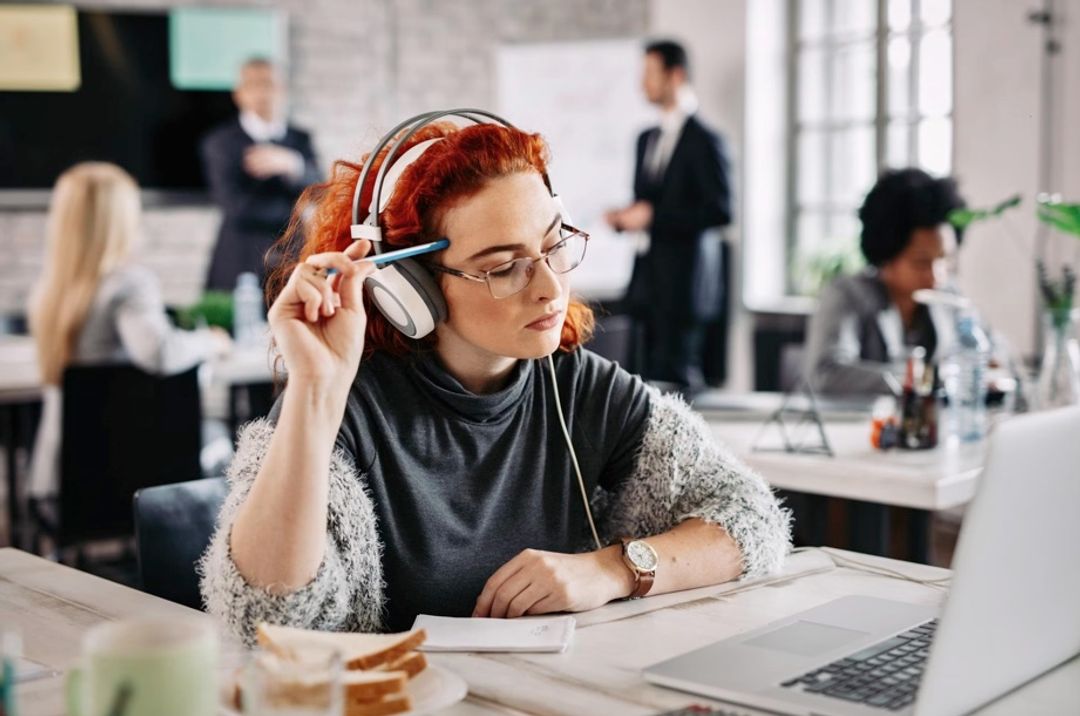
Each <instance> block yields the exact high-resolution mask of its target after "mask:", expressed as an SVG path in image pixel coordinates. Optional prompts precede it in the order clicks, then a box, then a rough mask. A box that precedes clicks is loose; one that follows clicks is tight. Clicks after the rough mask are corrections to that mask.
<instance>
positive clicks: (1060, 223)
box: [1039, 203, 1080, 237]
mask: <svg viewBox="0 0 1080 716" xmlns="http://www.w3.org/2000/svg"><path fill="white" fill-rule="evenodd" d="M1039 220H1040V221H1042V222H1043V223H1044V224H1048V225H1050V226H1053V227H1054V228H1055V229H1058V230H1059V231H1063V232H1065V233H1066V234H1072V235H1074V236H1077V237H1080V204H1070V203H1053V204H1051V203H1045V204H1040V205H1039Z"/></svg>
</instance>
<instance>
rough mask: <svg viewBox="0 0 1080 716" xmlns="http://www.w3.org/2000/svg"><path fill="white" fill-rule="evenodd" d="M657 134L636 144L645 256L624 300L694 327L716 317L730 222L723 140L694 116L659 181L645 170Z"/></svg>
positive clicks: (653, 132) (637, 195)
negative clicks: (648, 216) (645, 209)
mask: <svg viewBox="0 0 1080 716" xmlns="http://www.w3.org/2000/svg"><path fill="white" fill-rule="evenodd" d="M659 132H660V129H659V128H658V127H656V128H653V129H649V130H647V131H645V132H642V133H641V135H640V136H639V137H638V141H637V161H636V163H635V169H634V198H635V199H637V200H644V201H648V202H649V203H650V204H652V207H653V221H652V226H651V227H650V229H649V239H650V243H649V251H648V253H647V254H645V255H644V256H641V257H639V258H638V260H637V262H636V264H635V266H634V276H633V277H632V278H631V284H630V290H629V295H628V299H629V301H630V303H631V305H632V306H634V307H637V308H638V310H645V311H654V312H655V311H659V312H662V313H664V314H666V315H669V316H670V317H671V319H672V320H676V321H680V322H690V323H694V322H699V321H703V320H707V319H709V318H712V317H714V316H715V315H716V314H717V313H718V312H719V310H720V307H721V302H722V297H723V291H724V287H723V286H721V285H720V283H721V279H720V276H721V262H722V257H721V247H720V243H719V242H720V238H721V237H720V235H719V233H720V232H719V231H718V229H719V228H720V227H723V226H727V225H728V224H730V223H731V219H732V209H731V180H730V172H731V167H730V163H729V161H728V157H727V151H726V148H725V146H724V140H723V138H722V137H721V136H720V135H719V134H717V133H716V132H715V131H713V130H712V129H710V128H709V127H707V126H705V125H704V124H702V123H701V121H700V120H699V119H698V118H697V117H696V116H694V115H691V116H690V117H688V118H687V119H686V122H685V123H684V124H683V128H682V131H681V132H680V134H679V139H678V141H677V142H676V144H675V148H674V149H673V150H672V153H671V158H670V159H669V160H668V163H667V167H666V168H665V169H664V173H663V175H662V176H661V177H659V179H657V178H656V177H654V176H652V175H651V174H650V172H649V171H648V170H647V169H646V167H645V153H646V150H647V148H648V147H649V145H650V144H651V143H652V142H653V141H655V139H656V135H658V134H659Z"/></svg>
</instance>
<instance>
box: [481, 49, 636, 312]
mask: <svg viewBox="0 0 1080 716" xmlns="http://www.w3.org/2000/svg"><path fill="white" fill-rule="evenodd" d="M642 60H643V45H642V43H641V41H640V40H636V39H617V40H591V41H588V42H558V43H543V44H524V45H503V46H501V47H500V48H499V50H498V52H497V56H496V98H497V100H496V101H497V105H498V113H499V114H500V115H502V116H503V117H505V118H506V119H507V120H509V121H510V122H512V123H513V124H514V125H515V126H517V127H520V128H521V129H523V130H526V131H530V132H540V133H541V134H542V135H544V138H545V139H547V141H548V144H549V145H550V147H551V157H552V161H551V165H550V167H549V174H550V177H551V182H552V185H553V186H554V187H555V190H556V191H557V192H558V193H559V195H560V196H561V197H562V199H563V203H564V204H565V206H566V207H567V209H568V211H569V213H570V214H571V216H572V218H573V220H574V223H575V224H576V225H577V226H578V227H579V228H581V229H584V230H585V231H587V232H589V233H590V234H591V235H592V240H591V241H590V243H589V253H588V255H587V256H586V261H585V263H584V264H582V266H581V267H580V268H579V269H578V270H577V271H575V272H574V276H573V285H574V289H575V292H579V293H581V294H583V295H585V296H586V297H588V298H595V299H597V300H603V299H612V298H617V297H619V296H621V295H622V292H623V290H624V289H625V286H626V283H627V282H628V281H629V278H630V269H631V267H632V263H633V256H634V246H635V244H636V242H635V240H634V239H633V237H629V236H626V235H616V234H615V233H614V232H612V231H611V230H610V229H608V228H607V227H606V225H605V224H604V221H603V215H604V212H605V211H606V210H608V209H611V208H615V207H620V206H624V205H626V204H628V203H629V202H630V201H631V200H632V198H633V181H634V147H635V142H636V141H637V135H638V134H639V133H640V132H641V131H642V130H643V129H645V128H647V127H650V126H654V125H656V123H657V116H656V112H655V110H653V109H652V108H651V107H650V106H649V104H648V103H647V102H646V101H645V98H644V96H643V95H642V92H641V68H642Z"/></svg>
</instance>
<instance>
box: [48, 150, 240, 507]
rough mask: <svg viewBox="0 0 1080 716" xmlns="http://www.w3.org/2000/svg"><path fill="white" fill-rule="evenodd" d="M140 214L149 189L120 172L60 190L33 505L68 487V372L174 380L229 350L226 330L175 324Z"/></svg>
mask: <svg viewBox="0 0 1080 716" xmlns="http://www.w3.org/2000/svg"><path fill="white" fill-rule="evenodd" d="M140 214H141V209H140V204H139V187H138V186H137V185H136V184H135V181H134V179H132V178H131V176H130V175H128V174H127V172H125V171H124V170H123V169H121V168H120V167H117V166H115V165H113V164H107V163H104V162H84V163H82V164H77V165H75V166H74V167H72V168H71V169H68V170H67V171H66V172H64V173H63V174H62V175H61V176H60V178H59V179H58V180H57V182H56V187H55V188H54V191H53V196H52V202H51V205H50V207H49V219H48V229H47V231H48V238H47V243H46V248H45V268H44V271H43V273H42V276H41V278H40V280H39V281H38V283H37V285H36V286H35V288H34V292H33V294H32V297H31V302H30V331H31V333H32V334H33V336H34V341H35V343H36V344H37V355H38V365H39V366H40V369H41V378H42V382H43V383H44V385H45V396H44V408H43V412H42V418H41V425H40V427H39V428H38V435H37V442H36V444H35V448H34V457H33V462H32V464H31V468H30V472H31V477H30V495H31V497H34V498H37V499H40V498H45V497H51V496H54V495H55V493H56V491H57V487H58V485H59V476H58V459H59V450H60V425H61V414H60V408H61V404H62V401H61V394H60V387H61V384H62V381H63V374H64V369H65V368H67V367H68V366H69V365H73V364H81V365H87V364H92V365H93V364H107V363H131V364H134V365H135V366H137V367H139V368H141V369H142V370H144V371H146V372H148V373H156V374H161V375H169V374H172V373H179V372H182V371H184V370H187V369H188V368H190V367H191V366H193V365H196V364H197V363H199V362H200V361H202V360H204V359H205V358H207V357H208V356H209V355H211V354H212V353H213V352H215V351H217V350H224V349H226V348H227V347H228V341H229V339H228V335H227V334H225V333H224V331H220V330H201V331H194V332H190V331H181V330H177V329H175V328H173V327H172V326H171V325H170V323H169V320H168V318H167V317H166V315H165V306H164V304H163V303H162V299H161V287H160V286H159V284H158V280H157V277H156V276H155V275H154V274H153V273H152V272H151V271H149V270H148V269H146V268H144V267H141V266H139V265H137V264H136V263H134V262H133V260H132V256H133V253H134V250H135V248H136V247H137V245H138V242H139V236H140V227H139V223H140Z"/></svg>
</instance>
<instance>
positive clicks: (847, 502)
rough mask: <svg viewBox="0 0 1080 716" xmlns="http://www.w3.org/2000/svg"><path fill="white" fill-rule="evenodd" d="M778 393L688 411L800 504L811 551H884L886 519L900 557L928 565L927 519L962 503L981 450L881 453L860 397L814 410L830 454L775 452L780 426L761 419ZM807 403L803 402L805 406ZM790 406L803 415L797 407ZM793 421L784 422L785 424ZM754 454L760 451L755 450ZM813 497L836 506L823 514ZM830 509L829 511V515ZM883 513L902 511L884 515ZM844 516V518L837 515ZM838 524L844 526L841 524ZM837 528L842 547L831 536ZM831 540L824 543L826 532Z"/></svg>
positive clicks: (704, 400)
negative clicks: (898, 541) (822, 547)
mask: <svg viewBox="0 0 1080 716" xmlns="http://www.w3.org/2000/svg"><path fill="white" fill-rule="evenodd" d="M783 400H784V396H783V395H781V394H778V393H750V394H744V395H734V396H733V395H728V394H723V393H714V394H705V395H703V396H698V397H695V399H694V402H693V407H694V409H695V410H697V411H698V412H700V413H701V414H702V415H703V416H704V417H705V419H706V420H707V421H708V423H709V425H710V427H711V428H712V432H713V435H714V436H715V437H716V438H717V440H719V441H721V442H723V443H725V444H726V445H728V446H729V447H730V448H731V449H732V450H733V451H734V452H735V454H736V455H738V456H739V457H740V458H741V459H743V460H744V461H745V462H746V463H747V464H748V465H750V466H751V467H752V468H754V469H755V470H757V471H758V472H759V473H761V474H762V475H763V476H764V477H765V479H766V480H768V482H769V484H770V485H772V486H773V487H775V488H779V489H781V490H786V491H789V492H792V493H799V495H810V496H819V497H814V498H809V499H806V498H801V497H799V495H792V496H790V497H791V499H792V504H793V505H797V506H800V507H801V509H800V511H799V515H800V518H801V519H802V520H804V522H803V523H802V524H803V525H805V531H806V532H807V534H805V535H804V536H803V539H804V540H806V541H809V542H810V543H811V544H831V545H833V546H850V547H852V548H854V549H856V550H857V551H860V552H870V553H874V554H880V555H892V556H898V555H896V554H894V553H893V552H892V550H891V549H890V545H891V544H892V542H893V533H892V527H893V524H892V520H891V517H895V518H897V520H898V521H899V522H900V523H901V524H902V525H906V527H902V528H901V531H900V534H901V535H906V538H907V547H906V558H909V559H914V560H916V561H920V562H929V561H930V557H931V542H932V540H931V532H932V515H933V513H941V512H943V511H948V510H954V509H956V508H961V507H962V506H963V505H966V504H967V503H968V502H969V501H970V500H971V498H972V497H973V496H974V494H975V486H976V484H977V481H978V476H979V473H980V472H981V471H982V467H983V462H984V461H985V457H986V443H985V441H984V442H981V443H977V444H968V445H960V444H957V443H953V444H950V445H945V444H942V445H940V446H938V447H937V448H935V449H933V450H898V449H893V450H889V451H881V450H877V449H875V448H874V447H873V446H871V445H870V403H869V402H868V401H866V400H860V399H839V400H837V399H819V400H818V409H819V412H820V415H821V417H822V423H823V427H824V431H825V434H826V437H827V438H828V442H829V445H830V446H831V448H832V450H833V456H831V457H830V456H828V455H822V454H804V453H789V452H784V451H783V449H782V448H783V440H782V434H781V432H780V427H779V426H778V425H776V424H770V425H766V420H767V419H768V418H769V417H770V416H771V415H772V414H773V413H774V412H775V411H776V409H777V408H778V407H780V405H781V403H782V402H783ZM803 402H805V401H803ZM794 406H795V407H806V406H805V405H801V404H800V403H799V401H798V400H797V401H795V403H794ZM792 417H793V416H788V422H789V424H791V423H793V422H794V420H792V419H791V418H792ZM794 432H795V434H796V436H797V438H798V439H800V440H804V441H805V443H806V444H819V443H820V439H819V438H818V436H817V433H816V430H815V429H814V428H813V424H812V423H810V424H804V425H801V426H798V427H797V428H796V430H795V431H794ZM754 446H758V447H759V448H767V450H754V449H753V448H754ZM820 498H839V499H840V500H842V501H843V502H842V503H837V502H833V503H832V506H831V507H830V506H829V505H828V504H826V502H825V501H824V500H822V499H820ZM834 508H837V509H834ZM889 508H901V509H899V510H895V509H894V510H892V511H891V515H890V509H889ZM845 516H846V517H845ZM841 517H845V519H840V518H841ZM845 528H846V529H847V530H848V531H849V532H850V535H849V537H847V538H846V539H845V538H843V537H842V536H837V530H839V531H840V532H841V533H842V532H843V531H844V530H845ZM830 532H831V533H832V537H830V536H829V533H830Z"/></svg>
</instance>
